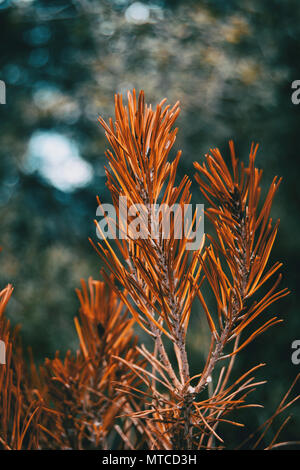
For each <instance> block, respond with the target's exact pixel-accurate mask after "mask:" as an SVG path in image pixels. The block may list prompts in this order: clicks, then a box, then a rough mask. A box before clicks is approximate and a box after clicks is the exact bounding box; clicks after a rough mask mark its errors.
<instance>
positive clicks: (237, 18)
mask: <svg viewBox="0 0 300 470" xmlns="http://www.w3.org/2000/svg"><path fill="white" fill-rule="evenodd" d="M0 26H1V28H0V37H1V40H0V48H1V54H0V80H3V81H4V82H5V84H6V104H5V105H0V123H1V145H0V181H1V184H0V215H1V235H0V245H1V246H2V248H3V252H2V253H1V255H0V259H1V269H0V285H1V286H4V285H5V284H6V283H8V282H12V283H13V285H14V286H15V291H14V294H13V299H12V301H11V303H10V305H9V309H8V315H9V318H10V319H11V321H12V323H13V324H17V323H21V324H22V331H23V338H24V344H25V345H26V346H29V345H30V346H31V347H32V348H33V351H34V354H35V357H36V359H37V361H41V360H42V359H43V357H44V356H48V357H49V356H50V357H51V356H52V355H53V354H54V352H55V350H56V349H60V350H62V351H63V352H64V351H66V350H67V349H69V348H72V349H74V348H76V347H77V340H76V335H75V332H74V328H73V316H74V315H75V314H76V311H77V307H78V303H77V299H76V295H75V293H74V289H75V288H76V287H78V286H79V282H80V278H81V277H83V278H87V277H88V276H89V275H92V276H94V277H98V276H99V269H100V261H99V259H98V257H97V255H96V254H95V253H94V251H93V249H92V247H91V246H90V244H89V242H88V240H87V239H88V237H89V236H91V237H93V238H95V237H96V235H95V230H94V224H93V219H94V217H95V212H96V195H97V194H98V195H100V197H101V199H102V201H109V194H108V191H107V189H106V187H105V177H104V165H105V157H104V150H105V147H106V142H105V139H104V135H103V131H102V129H100V127H99V125H98V124H97V116H98V115H99V114H101V115H102V116H104V117H105V118H108V117H109V116H111V115H113V95H114V93H115V92H123V93H126V91H127V89H132V88H133V87H135V88H136V89H137V90H140V89H144V90H145V93H146V99H147V101H148V102H152V103H153V104H155V103H157V102H158V101H160V100H161V99H162V98H164V97H167V98H168V101H169V102H170V103H174V102H175V101H177V100H180V101H181V108H182V112H181V116H180V118H179V121H178V125H179V128H180V130H179V134H178V139H177V142H176V145H175V147H176V148H177V149H179V148H181V149H183V157H182V160H181V164H180V172H181V174H182V175H183V174H184V173H187V174H189V175H190V177H192V176H193V174H194V170H193V167H192V162H193V161H195V160H202V159H203V156H204V154H205V153H207V151H208V150H209V148H211V147H219V148H220V150H221V151H222V152H223V153H224V154H228V140H229V139H234V141H235V143H236V148H237V153H238V156H239V157H240V158H241V159H242V160H244V161H246V159H247V156H248V152H249V148H250V144H251V142H252V141H258V142H259V143H260V150H259V154H258V158H257V164H258V165H259V166H260V167H261V168H263V169H264V185H265V189H266V188H267V186H268V184H270V182H271V180H272V178H273V176H274V175H282V176H283V183H282V186H281V189H280V192H279V194H278V195H277V198H276V200H275V204H274V208H273V216H274V219H277V218H280V219H281V227H280V231H279V236H278V239H277V242H276V244H275V248H274V254H273V259H274V260H277V259H278V260H280V261H283V262H284V266H285V267H284V281H283V285H284V286H288V287H289V288H290V289H291V290H292V295H290V296H289V298H287V299H284V300H283V301H282V302H280V304H279V303H278V304H276V305H274V306H273V308H272V309H271V310H272V311H271V312H270V315H271V314H280V315H281V316H282V317H283V318H284V320H285V322H284V324H283V325H280V326H277V327H275V328H274V329H272V330H270V331H268V332H267V333H266V334H265V335H263V336H262V337H261V338H259V339H258V340H257V341H256V342H255V343H253V344H252V345H251V346H250V347H248V348H247V349H246V350H245V351H244V352H243V354H242V355H241V357H240V359H239V361H238V363H237V371H236V373H238V372H239V371H242V370H246V369H247V368H250V367H251V366H254V365H255V364H256V363H258V362H266V363H267V365H266V367H265V368H264V370H263V371H262V372H261V373H260V374H258V375H259V377H266V378H267V379H268V380H269V383H268V384H267V385H265V386H263V387H262V388H261V389H260V390H259V391H258V392H257V395H256V397H255V400H257V401H259V402H262V403H264V404H265V409H264V410H263V411H260V412H255V411H251V413H250V414H249V415H248V418H247V419H248V420H249V422H250V424H251V426H252V427H255V426H256V425H258V424H259V423H260V422H262V421H263V420H264V419H265V418H267V417H268V416H270V414H271V413H272V411H274V409H275V408H276V405H277V404H278V402H279V400H280V397H281V395H282V394H283V393H284V392H285V391H286V390H287V389H288V387H289V385H290V383H291V381H292V379H293V378H294V377H295V375H296V373H297V372H298V370H299V366H296V365H293V364H292V362H291V353H292V349H291V343H292V341H293V340H295V339H300V322H299V302H300V298H299V289H298V269H299V229H300V219H299V196H300V193H299V186H300V185H299V171H298V159H299V125H300V119H299V118H300V105H299V106H297V105H293V104H292V102H291V94H292V89H291V83H292V82H293V81H294V80H297V79H300V59H299V52H300V4H299V1H298V0H286V1H283V0H282V1H279V0H265V1H264V2H262V1H259V0H245V1H243V2H240V1H237V0H206V1H195V0H194V1H191V0H185V1H179V0H177V1H176V0H169V1H167V0H157V1H155V0H153V1H150V2H147V1H143V2H132V1H129V0H112V1H104V0H74V1H64V0H51V1H43V0H15V1H13V0H0ZM193 197H194V201H195V202H203V199H202V197H201V195H200V193H199V191H198V189H197V187H196V185H195V184H194V185H193ZM192 325H193V328H192V333H191V335H190V338H189V339H190V341H189V353H190V357H191V361H192V366H193V369H194V370H195V372H199V364H201V365H202V361H203V358H204V355H205V352H206V347H207V338H206V335H205V328H204V326H203V322H202V320H201V312H200V308H199V306H196V307H195V309H194V312H193V318H192ZM298 408H299V407H296V408H295V409H294V419H293V422H292V423H291V425H290V427H289V431H288V432H287V433H286V437H287V438H289V439H293V440H294V439H297V438H299V429H300V412H299V410H298Z"/></svg>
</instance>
